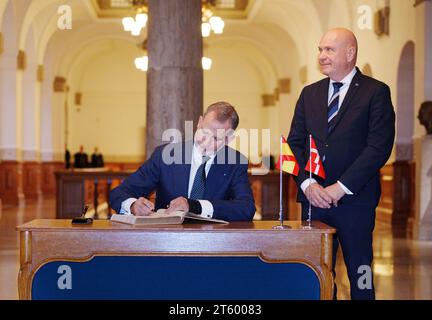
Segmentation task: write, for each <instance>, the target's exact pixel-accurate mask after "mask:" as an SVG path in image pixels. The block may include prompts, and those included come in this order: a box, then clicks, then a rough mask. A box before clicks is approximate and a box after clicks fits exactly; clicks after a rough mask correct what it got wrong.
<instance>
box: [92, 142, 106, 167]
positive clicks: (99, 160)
mask: <svg viewBox="0 0 432 320" xmlns="http://www.w3.org/2000/svg"><path fill="white" fill-rule="evenodd" d="M91 167H92V168H103V167H104V160H103V156H102V153H100V152H99V149H98V147H95V148H94V152H93V154H92V155H91Z"/></svg>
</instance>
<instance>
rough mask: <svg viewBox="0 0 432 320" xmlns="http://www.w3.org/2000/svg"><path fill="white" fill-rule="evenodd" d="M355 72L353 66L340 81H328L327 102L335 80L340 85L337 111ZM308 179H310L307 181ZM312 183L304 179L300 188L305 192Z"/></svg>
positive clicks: (331, 94)
mask: <svg viewBox="0 0 432 320" xmlns="http://www.w3.org/2000/svg"><path fill="white" fill-rule="evenodd" d="M356 73H357V69H356V68H355V67H354V68H353V69H352V70H351V72H350V73H348V75H347V76H346V77H345V78H343V79H342V80H341V81H334V80H332V79H330V83H329V88H328V101H327V103H330V99H331V97H332V96H333V91H334V87H333V83H335V82H341V83H342V86H341V87H340V89H339V106H338V111H339V109H340V107H341V105H342V103H343V101H344V99H345V96H346V94H347V92H348V89H349V87H350V85H351V82H352V79H353V78H354V76H355V74H356ZM309 180H310V181H309ZM312 183H317V181H316V180H315V179H313V178H312V179H309V178H308V179H306V180H305V181H303V182H302V184H301V185H300V188H301V189H302V190H303V193H306V188H307V187H309V185H310V184H312ZM337 183H338V184H339V186H340V187H341V188H342V190H343V191H344V192H345V193H346V194H349V195H352V194H353V193H352V192H351V190H349V189H348V188H347V187H346V186H344V185H343V184H342V182H340V181H339V180H338V182H337Z"/></svg>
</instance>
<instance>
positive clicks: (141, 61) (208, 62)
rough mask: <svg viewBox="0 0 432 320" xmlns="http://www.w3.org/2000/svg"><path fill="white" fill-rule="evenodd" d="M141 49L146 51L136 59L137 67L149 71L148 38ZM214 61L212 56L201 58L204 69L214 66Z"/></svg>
mask: <svg viewBox="0 0 432 320" xmlns="http://www.w3.org/2000/svg"><path fill="white" fill-rule="evenodd" d="M141 49H142V50H143V51H144V56H142V57H138V58H136V59H135V67H136V68H137V69H138V70H141V71H144V72H147V70H148V63H149V59H148V55H147V39H146V40H144V41H143V43H142V45H141ZM212 62H213V61H212V59H210V58H207V57H202V58H201V66H202V68H203V69H204V70H210V69H211V66H212Z"/></svg>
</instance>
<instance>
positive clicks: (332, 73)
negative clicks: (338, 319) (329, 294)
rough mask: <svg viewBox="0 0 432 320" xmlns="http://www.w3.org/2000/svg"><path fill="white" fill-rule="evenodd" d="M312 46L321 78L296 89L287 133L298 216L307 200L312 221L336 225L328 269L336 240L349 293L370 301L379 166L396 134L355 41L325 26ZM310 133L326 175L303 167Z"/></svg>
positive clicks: (386, 99)
mask: <svg viewBox="0 0 432 320" xmlns="http://www.w3.org/2000/svg"><path fill="white" fill-rule="evenodd" d="M318 48H319V65H320V67H321V71H322V73H323V74H324V75H326V76H327V78H325V79H323V80H321V81H318V82H316V83H313V84H311V85H309V86H307V87H305V88H304V89H303V91H302V92H301V95H300V98H299V100H298V102H297V105H296V109H295V113H294V117H293V121H292V124H291V130H290V133H289V137H288V143H289V145H290V146H291V148H292V151H293V152H294V154H295V156H296V158H297V160H298V162H299V164H300V173H299V175H298V177H297V178H296V182H297V185H298V187H299V192H298V201H300V202H301V204H302V215H303V219H305V218H306V216H307V211H308V201H310V202H311V203H312V206H313V207H312V220H320V221H322V222H324V223H326V224H328V225H330V226H332V227H334V228H336V230H337V233H336V236H335V238H334V243H333V268H334V266H335V263H336V253H337V249H338V246H339V244H340V245H341V247H342V252H343V256H344V260H345V265H346V267H347V271H348V277H349V280H350V287H351V298H352V299H374V298H375V289H374V286H373V278H372V269H371V268H372V259H373V251H372V232H373V229H374V225H375V209H376V207H377V205H378V202H379V198H380V195H381V188H380V179H379V171H380V168H381V167H382V166H384V164H385V163H386V161H387V160H388V158H389V156H390V153H391V150H392V147H393V141H394V135H395V114H394V110H393V105H392V102H391V97H390V89H389V87H388V86H387V85H386V84H384V83H382V82H380V81H378V80H375V79H373V78H370V77H367V76H365V75H363V74H361V72H360V70H359V69H358V68H356V60H357V40H356V38H355V36H354V34H353V33H352V32H351V31H349V30H347V29H332V30H330V31H328V32H327V33H326V34H325V35H324V37H323V38H322V39H321V42H320V44H319V47H318ZM309 134H311V135H312V136H313V138H314V140H315V142H316V146H317V148H318V152H319V154H320V156H321V159H322V160H323V165H324V171H325V174H326V178H325V179H321V178H319V177H316V179H312V180H309V175H308V173H307V172H305V170H304V167H305V165H306V162H307V160H308V158H309V138H308V135H309ZM333 272H334V269H333ZM335 297H336V288H335Z"/></svg>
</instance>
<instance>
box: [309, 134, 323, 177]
mask: <svg viewBox="0 0 432 320" xmlns="http://www.w3.org/2000/svg"><path fill="white" fill-rule="evenodd" d="M310 142H311V143H310V157H309V161H308V162H307V164H306V167H305V170H306V171H309V172H312V173H313V174H314V175H317V176H319V177H321V178H323V179H325V172H324V167H323V164H322V162H321V158H320V155H319V153H318V149H317V147H316V145H315V140H314V139H313V138H312V137H311V138H310ZM311 164H312V169H311Z"/></svg>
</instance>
